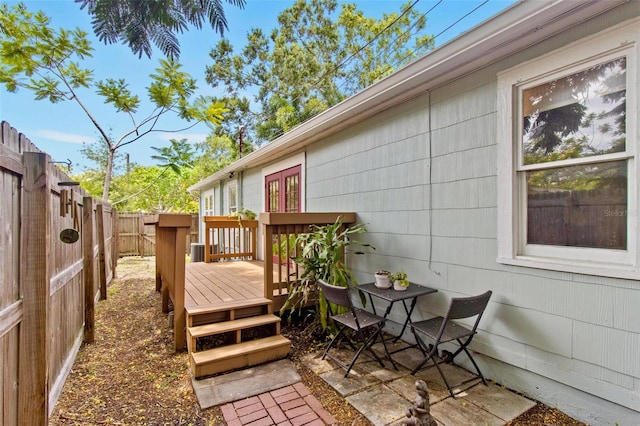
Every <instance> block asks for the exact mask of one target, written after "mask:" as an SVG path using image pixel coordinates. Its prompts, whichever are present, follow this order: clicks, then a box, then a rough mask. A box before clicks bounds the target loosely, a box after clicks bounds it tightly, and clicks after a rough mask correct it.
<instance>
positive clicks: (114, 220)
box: [111, 207, 120, 278]
mask: <svg viewBox="0 0 640 426" xmlns="http://www.w3.org/2000/svg"><path fill="white" fill-rule="evenodd" d="M111 247H112V250H111V253H112V254H111V264H112V265H111V270H112V271H113V278H116V268H117V266H118V259H119V258H120V228H118V210H116V208H115V207H111Z"/></svg>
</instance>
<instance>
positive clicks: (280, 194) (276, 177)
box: [265, 165, 302, 264]
mask: <svg viewBox="0 0 640 426" xmlns="http://www.w3.org/2000/svg"><path fill="white" fill-rule="evenodd" d="M301 170H302V167H301V166H300V165H298V166H295V167H290V168H288V169H285V170H282V171H279V172H276V173H273V174H270V175H268V176H266V177H265V194H266V195H265V196H266V200H265V210H266V211H267V212H284V213H296V212H299V211H300V181H301V179H300V171H301ZM288 244H289V245H290V244H293V242H288ZM280 246H282V247H280ZM286 246H287V242H285V241H283V242H281V243H280V244H278V242H277V241H274V242H273V253H274V254H273V263H275V264H285V263H286V261H287V257H288V256H282V257H281V256H280V251H281V250H282V251H283V252H285V251H286V250H287V249H286Z"/></svg>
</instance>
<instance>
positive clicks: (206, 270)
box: [185, 260, 264, 308]
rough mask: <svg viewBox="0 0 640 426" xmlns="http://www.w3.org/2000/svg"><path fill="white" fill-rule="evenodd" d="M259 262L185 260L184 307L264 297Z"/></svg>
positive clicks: (261, 264) (261, 269) (261, 268)
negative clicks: (194, 261) (187, 261)
mask: <svg viewBox="0 0 640 426" xmlns="http://www.w3.org/2000/svg"><path fill="white" fill-rule="evenodd" d="M263 273H264V269H263V262H262V261H258V260H248V261H231V262H212V263H204V262H197V263H187V264H186V271H185V308H198V307H203V306H212V305H216V304H219V303H222V302H231V301H236V300H248V299H255V298H259V297H264V290H263V288H264V287H263V286H264V284H263Z"/></svg>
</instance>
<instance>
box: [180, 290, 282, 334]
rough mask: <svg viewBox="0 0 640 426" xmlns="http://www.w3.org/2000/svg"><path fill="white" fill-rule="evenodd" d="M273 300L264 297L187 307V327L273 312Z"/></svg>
mask: <svg viewBox="0 0 640 426" xmlns="http://www.w3.org/2000/svg"><path fill="white" fill-rule="evenodd" d="M272 305H273V302H272V301H271V300H269V299H266V298H264V297H256V298H254V299H247V300H240V301H231V302H223V303H218V304H216V305H211V306H199V307H197V308H196V307H192V308H187V309H186V311H187V327H195V326H199V325H204V324H211V323H216V322H222V321H232V320H236V319H240V318H246V317H251V316H257V315H265V314H271V313H273V306H272Z"/></svg>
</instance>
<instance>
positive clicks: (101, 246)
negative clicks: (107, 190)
mask: <svg viewBox="0 0 640 426" xmlns="http://www.w3.org/2000/svg"><path fill="white" fill-rule="evenodd" d="M96 231H97V232H96V234H97V238H98V253H99V257H98V259H99V262H100V300H105V299H106V298H107V265H106V261H105V258H106V252H105V251H106V250H107V247H106V245H105V240H104V206H103V205H102V203H98V205H97V206H96Z"/></svg>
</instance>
